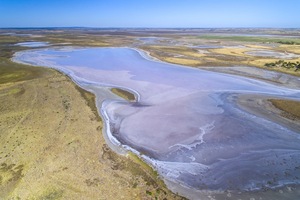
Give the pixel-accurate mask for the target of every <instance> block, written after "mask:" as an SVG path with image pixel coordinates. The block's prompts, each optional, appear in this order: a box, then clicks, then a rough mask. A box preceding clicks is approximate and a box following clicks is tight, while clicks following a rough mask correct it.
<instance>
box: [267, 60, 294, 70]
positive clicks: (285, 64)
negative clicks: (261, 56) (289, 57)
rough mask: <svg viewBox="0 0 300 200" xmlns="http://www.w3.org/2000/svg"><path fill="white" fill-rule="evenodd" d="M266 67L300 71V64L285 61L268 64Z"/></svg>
mask: <svg viewBox="0 0 300 200" xmlns="http://www.w3.org/2000/svg"><path fill="white" fill-rule="evenodd" d="M265 66H266V67H282V68H286V69H294V70H295V72H296V71H298V70H300V62H299V61H297V62H286V61H284V60H278V61H276V62H274V63H266V64H265Z"/></svg>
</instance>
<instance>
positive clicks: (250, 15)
mask: <svg viewBox="0 0 300 200" xmlns="http://www.w3.org/2000/svg"><path fill="white" fill-rule="evenodd" d="M299 10H300V0H0V27H68V26H85V27H166V28H171V27H193V28H208V27H274V28H277V27H278V28H280V27H281V28H300V11H299Z"/></svg>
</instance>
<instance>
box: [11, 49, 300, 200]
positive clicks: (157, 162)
mask: <svg viewBox="0 0 300 200" xmlns="http://www.w3.org/2000/svg"><path fill="white" fill-rule="evenodd" d="M14 60H16V61H19V62H24V63H29V64H33V65H42V66H48V67H54V68H57V69H59V70H62V71H64V72H65V73H67V74H69V75H70V76H71V77H72V78H73V79H74V80H75V81H76V82H78V83H79V84H92V85H105V86H119V87H123V88H128V89H130V90H132V91H135V92H136V93H137V94H138V95H139V99H138V101H137V102H133V103H132V102H131V103H130V102H126V101H118V100H109V99H107V100H106V101H105V102H104V103H103V106H102V108H101V110H102V112H103V114H104V118H105V119H107V120H108V121H107V122H108V124H109V126H110V127H109V129H108V133H109V134H112V136H113V138H111V140H114V141H113V143H115V144H118V142H121V143H122V144H124V145H128V146H130V147H131V148H134V149H135V150H137V151H139V152H142V153H143V155H144V157H145V158H146V159H147V160H148V161H149V162H151V164H152V165H153V166H155V167H156V168H157V170H158V171H159V172H160V174H162V175H163V177H164V178H166V179H168V180H169V181H173V182H176V183H181V184H182V185H184V186H187V187H190V188H193V189H195V190H198V191H201V190H206V191H207V190H209V191H228V190H231V191H256V192H257V191H260V190H261V191H262V189H265V188H275V187H280V186H284V185H290V184H300V180H299V177H300V135H299V134H298V133H296V132H293V131H291V130H289V129H288V127H282V126H280V125H278V124H276V123H275V122H271V121H268V120H266V119H262V118H259V117H256V116H254V115H251V114H249V113H246V112H244V111H242V110H240V109H239V108H238V107H237V106H236V104H235V101H234V97H235V96H236V95H239V94H261V95H268V96H276V97H285V98H286V97H293V98H300V91H299V90H294V89H288V88H283V87H279V86H275V85H271V84H268V83H264V82H261V81H257V80H252V79H249V78H243V77H239V76H234V75H225V74H221V73H216V72H209V71H203V70H198V69H193V68H188V67H182V66H178V65H172V64H167V63H162V62H156V61H152V60H150V59H149V58H148V57H147V56H146V55H144V54H142V53H141V52H138V51H136V50H134V49H129V48H52V49H50V48H49V49H38V50H32V51H23V52H19V53H17V54H15V58H14ZM115 139H117V142H116V141H115ZM175 190H176V189H175ZM183 193H184V192H183ZM191 198H193V197H191Z"/></svg>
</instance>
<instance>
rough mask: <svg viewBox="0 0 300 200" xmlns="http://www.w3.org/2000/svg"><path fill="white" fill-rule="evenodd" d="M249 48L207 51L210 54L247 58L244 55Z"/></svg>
mask: <svg viewBox="0 0 300 200" xmlns="http://www.w3.org/2000/svg"><path fill="white" fill-rule="evenodd" d="M249 50H251V49H249V48H220V49H210V50H209V51H210V52H212V53H218V54H224V55H229V56H241V57H249V56H248V55H246V54H244V53H245V52H246V51H249Z"/></svg>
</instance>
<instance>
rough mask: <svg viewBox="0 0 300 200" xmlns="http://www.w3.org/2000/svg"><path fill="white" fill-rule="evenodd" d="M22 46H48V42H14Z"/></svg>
mask: <svg viewBox="0 0 300 200" xmlns="http://www.w3.org/2000/svg"><path fill="white" fill-rule="evenodd" d="M16 45H17V46H22V47H46V46H49V43H48V42H20V43H17V44H16Z"/></svg>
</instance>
